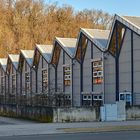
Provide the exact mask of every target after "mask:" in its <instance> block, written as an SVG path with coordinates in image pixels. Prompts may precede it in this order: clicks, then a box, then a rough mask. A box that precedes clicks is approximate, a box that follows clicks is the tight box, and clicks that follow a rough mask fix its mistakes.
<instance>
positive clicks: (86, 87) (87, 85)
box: [83, 41, 94, 92]
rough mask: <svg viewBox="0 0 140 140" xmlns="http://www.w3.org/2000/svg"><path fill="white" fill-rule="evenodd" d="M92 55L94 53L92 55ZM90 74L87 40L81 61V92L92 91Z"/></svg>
mask: <svg viewBox="0 0 140 140" xmlns="http://www.w3.org/2000/svg"><path fill="white" fill-rule="evenodd" d="M93 56H94V55H93ZM91 81H92V76H91V42H90V41H88V44H87V49H86V53H85V57H84V62H83V92H91V91H92V85H91Z"/></svg>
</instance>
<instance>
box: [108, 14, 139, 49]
mask: <svg viewBox="0 0 140 140" xmlns="http://www.w3.org/2000/svg"><path fill="white" fill-rule="evenodd" d="M117 21H119V22H120V23H122V24H123V25H124V26H126V27H128V28H130V29H131V30H133V31H134V32H136V33H137V34H139V35H140V17H135V16H120V15H117V14H116V15H115V16H114V19H113V23H112V28H111V31H110V35H109V39H108V43H107V50H108V49H109V45H110V42H111V37H112V36H113V30H114V29H115V23H116V22H117Z"/></svg>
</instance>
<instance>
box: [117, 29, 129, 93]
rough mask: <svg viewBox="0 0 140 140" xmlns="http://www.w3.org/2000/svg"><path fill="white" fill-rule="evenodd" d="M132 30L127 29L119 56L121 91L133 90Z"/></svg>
mask: <svg viewBox="0 0 140 140" xmlns="http://www.w3.org/2000/svg"><path fill="white" fill-rule="evenodd" d="M130 37H131V31H130V30H128V29H127V31H126V35H125V38H124V41H123V44H122V48H121V53H120V56H119V87H120V88H119V92H123V91H130V92H131V39H130Z"/></svg>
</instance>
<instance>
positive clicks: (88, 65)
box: [74, 29, 110, 106]
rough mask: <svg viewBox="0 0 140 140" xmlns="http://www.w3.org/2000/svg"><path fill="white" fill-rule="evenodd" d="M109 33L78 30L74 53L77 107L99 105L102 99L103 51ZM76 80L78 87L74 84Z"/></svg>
mask: <svg viewBox="0 0 140 140" xmlns="http://www.w3.org/2000/svg"><path fill="white" fill-rule="evenodd" d="M109 32H110V31H109V30H98V29H81V30H80V33H79V37H78V43H77V49H76V52H75V58H76V59H77V61H78V62H79V68H77V72H76V71H75V70H74V73H75V77H74V79H75V80H76V82H75V84H74V89H75V90H74V91H75V92H74V100H76V101H75V102H76V104H77V105H78V106H80V105H86V106H87V105H88V106H89V105H90V106H92V105H95V104H98V103H100V104H101V103H102V101H103V99H104V50H105V47H106V45H107V41H108V35H109ZM76 77H77V78H76ZM78 80H80V82H79V83H80V84H79V85H77V84H76V83H77V82H78ZM76 90H77V91H76Z"/></svg>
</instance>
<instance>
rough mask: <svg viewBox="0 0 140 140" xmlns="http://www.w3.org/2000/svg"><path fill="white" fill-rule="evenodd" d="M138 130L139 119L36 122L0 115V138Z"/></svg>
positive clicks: (139, 126)
mask: <svg viewBox="0 0 140 140" xmlns="http://www.w3.org/2000/svg"><path fill="white" fill-rule="evenodd" d="M128 130H129V131H130V130H131V131H134V130H137V131H138V130H139V131H140V121H126V122H83V123H36V122H30V121H25V120H18V119H12V118H4V117H0V140H1V137H2V136H26V135H28V136H29V135H47V134H49V135H50V134H62V133H63V134H66V133H77V132H78V133H81V132H94V133H95V132H106V131H108V132H110V131H128Z"/></svg>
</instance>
